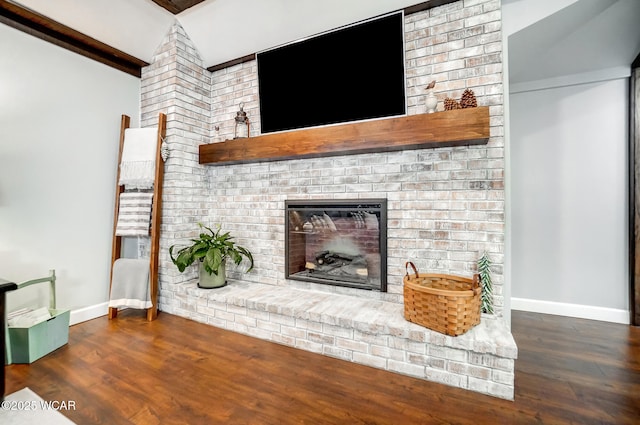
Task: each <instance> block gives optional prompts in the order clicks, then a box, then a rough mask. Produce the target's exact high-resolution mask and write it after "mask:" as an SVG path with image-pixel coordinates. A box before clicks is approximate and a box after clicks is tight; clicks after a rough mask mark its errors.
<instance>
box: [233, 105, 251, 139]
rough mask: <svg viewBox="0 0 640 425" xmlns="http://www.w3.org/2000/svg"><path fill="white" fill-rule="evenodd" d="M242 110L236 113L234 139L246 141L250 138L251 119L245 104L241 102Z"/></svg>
mask: <svg viewBox="0 0 640 425" xmlns="http://www.w3.org/2000/svg"><path fill="white" fill-rule="evenodd" d="M239 106H240V110H239V111H238V112H237V113H236V127H235V130H234V131H233V138H234V139H244V138H246V137H249V117H247V113H246V112H245V111H244V109H243V108H244V103H243V102H240V105H239Z"/></svg>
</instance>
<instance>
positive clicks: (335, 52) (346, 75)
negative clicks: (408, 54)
mask: <svg viewBox="0 0 640 425" xmlns="http://www.w3.org/2000/svg"><path fill="white" fill-rule="evenodd" d="M403 18H404V15H403V13H402V12H398V13H393V14H390V15H385V16H383V17H380V18H376V19H372V20H368V21H363V22H360V23H357V24H354V25H351V26H347V27H343V28H340V29H337V30H334V31H331V32H327V33H322V34H320V35H317V36H314V37H311V38H308V39H304V40H300V41H297V42H294V43H291V44H287V45H284V46H280V47H277V48H274V49H271V50H267V51H264V52H260V53H258V54H257V62H258V84H259V94H260V124H261V131H262V133H271V132H276V131H283V130H292V129H297V128H305V127H314V126H320V125H326V124H335V123H342V122H349V121H359V120H365V119H372V118H381V117H389V116H397V115H404V114H405V113H406V96H405V75H404V19H403Z"/></svg>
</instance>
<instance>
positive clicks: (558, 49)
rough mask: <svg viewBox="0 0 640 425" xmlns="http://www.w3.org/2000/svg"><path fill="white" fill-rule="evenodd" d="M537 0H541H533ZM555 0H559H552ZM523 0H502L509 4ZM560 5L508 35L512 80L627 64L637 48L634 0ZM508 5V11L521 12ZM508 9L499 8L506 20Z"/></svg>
mask: <svg viewBox="0 0 640 425" xmlns="http://www.w3.org/2000/svg"><path fill="white" fill-rule="evenodd" d="M537 1H540V0H537ZM553 1H554V2H555V3H554V4H558V3H559V2H558V0H553ZM519 2H520V3H524V2H522V0H503V8H504V7H505V6H506V7H507V8H510V7H512V6H513V4H514V3H516V6H517V3H519ZM563 2H564V3H565V4H564V5H562V7H559V8H558V10H556V11H554V13H551V14H549V15H548V16H544V17H541V18H540V19H536V20H535V21H534V22H532V23H531V24H530V25H527V26H524V27H523V28H521V29H519V30H518V31H515V32H514V33H513V34H510V35H509V79H510V82H511V83H512V84H515V83H522V82H529V81H540V80H546V79H551V78H555V77H557V76H565V75H575V74H585V73H590V72H594V71H597V70H603V69H613V68H618V67H619V68H625V67H626V68H630V65H631V63H632V62H633V61H634V59H635V58H636V57H637V56H638V54H639V53H640V1H639V0H572V1H567V0H563ZM527 12H530V11H529V10H526V9H513V10H512V12H511V13H512V14H519V15H522V14H526V13H527ZM510 18H511V15H509V14H507V13H505V14H503V19H505V20H509V19H510Z"/></svg>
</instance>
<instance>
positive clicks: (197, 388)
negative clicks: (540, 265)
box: [6, 310, 640, 425]
mask: <svg viewBox="0 0 640 425" xmlns="http://www.w3.org/2000/svg"><path fill="white" fill-rule="evenodd" d="M512 328H513V334H514V337H515V339H516V342H517V344H518V349H519V358H518V360H517V361H516V377H515V393H516V395H515V401H513V402H511V401H506V400H501V399H497V398H493V397H490V396H484V395H481V394H477V393H474V392H470V391H465V390H460V389H456V388H451V387H448V386H444V385H440V384H435V383H430V382H426V381H422V380H419V379H414V378H410V377H406V376H401V375H397V374H393V373H389V372H385V371H381V370H378V369H373V368H369V367H366V366H362V365H358V364H353V363H348V362H345V361H342V360H337V359H333V358H329V357H325V356H321V355H316V354H312V353H308V352H305V351H301V350H296V349H293V348H290V347H285V346H281V345H278V344H274V343H270V342H266V341H262V340H259V339H254V338H251V337H247V336H243V335H240V334H235V333H232V332H228V331H224V330H221V329H218V328H215V327H211V326H207V325H204V324H200V323H196V322H193V321H189V320H186V319H182V318H180V317H176V316H171V315H169V314H160V315H159V316H158V319H157V320H156V321H154V322H147V321H146V320H145V318H144V314H143V312H141V311H132V310H128V311H123V312H121V313H120V314H119V316H118V319H116V320H113V321H108V320H107V319H106V317H103V318H99V319H95V320H92V321H89V322H85V323H82V324H79V325H76V326H73V327H71V330H70V337H69V344H68V345H66V346H64V347H62V348H60V349H59V350H57V351H55V352H54V353H51V354H49V355H48V356H46V357H44V358H42V359H40V360H38V361H36V362H35V363H33V364H31V365H10V366H7V367H6V372H7V394H9V393H12V392H14V391H17V390H19V389H21V388H23V387H25V386H28V387H30V388H31V389H32V390H34V391H35V392H36V393H38V394H39V395H40V396H41V397H42V398H44V399H45V400H58V401H63V400H71V401H75V406H76V409H75V410H67V411H62V413H63V414H64V415H65V416H67V417H68V418H70V419H71V420H73V421H75V422H76V424H78V425H88V424H112V425H113V424H145V425H146V424H369V425H372V424H638V423H640V328H633V327H630V326H624V325H617V324H611V323H604V322H596V321H589V320H581V319H572V318H564V317H558V316H549V315H541V314H533V313H524V312H513V318H512Z"/></svg>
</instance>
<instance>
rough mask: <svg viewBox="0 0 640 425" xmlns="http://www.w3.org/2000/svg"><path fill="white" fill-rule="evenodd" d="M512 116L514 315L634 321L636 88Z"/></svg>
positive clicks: (586, 90) (540, 105)
mask: <svg viewBox="0 0 640 425" xmlns="http://www.w3.org/2000/svg"><path fill="white" fill-rule="evenodd" d="M510 108H511V114H510V116H511V123H510V124H511V127H510V128H511V137H510V141H511V144H510V147H511V184H512V186H511V195H512V203H511V210H512V232H513V233H512V243H513V245H512V267H513V269H512V277H513V281H512V287H511V288H512V296H513V298H512V306H513V308H514V309H524V310H532V311H539V312H547V313H553V314H564V315H569V316H578V317H588V318H593V319H601V320H610V321H617V322H623V323H624V322H628V313H627V312H628V309H629V300H628V247H627V229H628V227H627V226H628V221H627V220H628V219H627V214H628V202H627V173H628V171H627V159H628V156H627V139H628V124H627V123H628V118H627V117H628V79H626V78H621V79H612V80H609V81H604V82H594V83H586V84H579V85H571V86H565V87H558V88H550V89H546V90H535V91H525V92H518V93H513V92H512V93H511V94H510Z"/></svg>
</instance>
